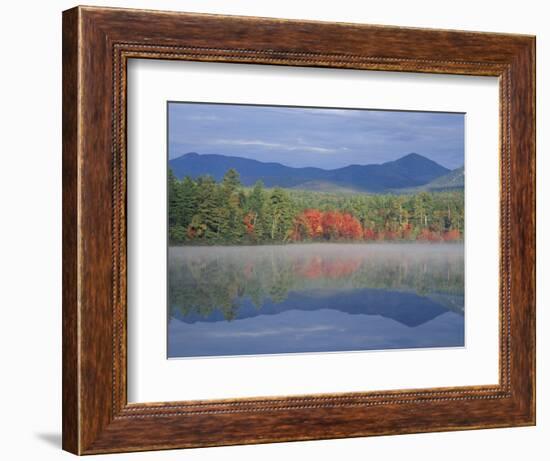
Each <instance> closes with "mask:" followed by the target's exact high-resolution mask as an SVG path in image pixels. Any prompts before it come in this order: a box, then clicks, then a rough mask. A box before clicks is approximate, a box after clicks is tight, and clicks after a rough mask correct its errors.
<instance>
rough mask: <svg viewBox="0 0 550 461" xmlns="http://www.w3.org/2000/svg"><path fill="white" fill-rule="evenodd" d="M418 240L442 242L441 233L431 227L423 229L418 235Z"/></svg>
mask: <svg viewBox="0 0 550 461" xmlns="http://www.w3.org/2000/svg"><path fill="white" fill-rule="evenodd" d="M416 240H421V241H425V242H440V241H441V234H440V233H439V232H436V231H432V230H430V229H422V230H421V231H420V233H419V234H418V235H417V237H416Z"/></svg>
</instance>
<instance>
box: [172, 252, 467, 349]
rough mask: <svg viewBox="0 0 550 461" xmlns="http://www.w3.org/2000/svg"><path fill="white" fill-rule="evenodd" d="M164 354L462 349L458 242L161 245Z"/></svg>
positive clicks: (461, 256) (461, 261)
mask: <svg viewBox="0 0 550 461" xmlns="http://www.w3.org/2000/svg"><path fill="white" fill-rule="evenodd" d="M168 273H169V284H168V299H169V306H168V307H169V323H168V356H169V357H172V358H175V357H198V356H227V355H255V354H281V353H302V352H338V351H362V350H374V349H376V350H383V349H396V348H424V347H459V346H463V345H464V246H463V244H461V243H451V244H418V243H414V244H411V243H388V244H383V243H375V244H348V243H340V244H336V243H335V244H330V243H320V244H292V245H273V246H268V245H265V246H233V247H231V246H218V247H215V246H210V247H192V246H186V247H170V248H169V252H168Z"/></svg>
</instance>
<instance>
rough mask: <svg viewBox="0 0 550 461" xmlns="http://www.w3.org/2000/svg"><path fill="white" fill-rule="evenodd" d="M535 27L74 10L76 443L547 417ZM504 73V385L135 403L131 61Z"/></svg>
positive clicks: (225, 441)
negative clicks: (543, 406)
mask: <svg viewBox="0 0 550 461" xmlns="http://www.w3.org/2000/svg"><path fill="white" fill-rule="evenodd" d="M534 49H535V40H534V37H529V36H518V35H506V34H486V33H474V32H457V31H444V30H423V29H407V28H397V27H385V26H368V25H356V24H333V23H320V22H306V21H286V20H277V19H265V18H246V17H222V16H214V15H198V14H184V13H169V12H155V11H137V10H119V9H108V8H91V7H78V8H75V9H72V10H69V11H66V12H64V15H63V81H64V83H63V85H64V88H63V405H64V407H63V447H64V449H66V450H68V451H71V452H73V453H78V454H90V453H106V452H120V451H139V450H150V449H167V448H181V447H197V446H212V445H232V444H240V443H265V442H275V441H286V440H310V439H323V438H334V437H357V436H370V435H379V434H402V433H410V432H430V431H441V430H462V429H475V428H486V427H505V426H521V425H531V424H534V422H535V406H534V405H535V285H534V284H535V189H534V185H535V132H534V127H535V124H534V118H535V108H534V93H535V82H534V75H535V72H534V67H535V61H534V56H535V54H534ZM134 58H144V59H174V60H193V61H219V62H233V63H251V64H257V65H266V64H269V65H291V66H313V67H338V68H350V69H365V70H385V71H400V72H402V71H409V72H430V73H450V74H461V75H492V76H498V77H499V79H500V102H501V111H500V114H501V115H500V128H501V130H500V132H501V140H500V159H501V261H500V262H501V280H500V282H501V283H500V319H501V321H500V354H499V366H500V382H499V384H498V385H496V386H475V387H473V386H472V387H460V388H459V387H457V388H447V389H418V390H413V391H410V390H408V391H392V392H387V391H380V392H366V393H349V394H332V395H310V396H292V397H265V398H251V399H236V400H231V399H226V400H216V401H192V402H161V403H151V404H128V402H127V398H126V313H127V305H126V216H125V210H126V145H125V143H126V63H127V61H128V59H134Z"/></svg>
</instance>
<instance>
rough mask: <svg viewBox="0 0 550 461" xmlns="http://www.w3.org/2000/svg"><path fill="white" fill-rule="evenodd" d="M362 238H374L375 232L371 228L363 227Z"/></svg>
mask: <svg viewBox="0 0 550 461" xmlns="http://www.w3.org/2000/svg"><path fill="white" fill-rule="evenodd" d="M363 238H364V239H365V240H375V239H376V232H375V231H374V230H372V229H369V228H365V230H364V232H363Z"/></svg>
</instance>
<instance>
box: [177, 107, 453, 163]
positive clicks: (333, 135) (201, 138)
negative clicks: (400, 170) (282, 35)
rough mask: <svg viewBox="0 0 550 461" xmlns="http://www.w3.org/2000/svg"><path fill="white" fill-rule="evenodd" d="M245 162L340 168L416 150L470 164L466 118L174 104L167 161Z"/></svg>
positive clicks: (438, 159)
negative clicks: (196, 157) (211, 157)
mask: <svg viewBox="0 0 550 461" xmlns="http://www.w3.org/2000/svg"><path fill="white" fill-rule="evenodd" d="M188 152H197V153H199V154H221V155H232V156H237V157H246V158H251V159H255V160H259V161H262V162H278V163H282V164H283V165H287V166H291V167H304V166H316V167H319V168H324V169H334V168H340V167H343V166H347V165H351V164H359V165H368V164H373V163H384V162H388V161H391V160H396V159H398V158H400V157H403V156H404V155H407V154H410V153H412V152H415V153H417V154H420V155H423V156H425V157H428V158H430V159H432V160H434V161H436V162H437V163H439V164H440V165H443V166H444V167H447V168H450V169H454V168H458V167H461V166H463V165H464V114H462V113H437V112H405V111H386V110H365V109H332V108H305V107H288V106H253V105H235V104H210V103H207V104H203V103H188V102H185V103H179V102H178V103H176V102H170V103H168V156H169V158H171V159H172V158H176V157H179V156H181V155H184V154H186V153H188Z"/></svg>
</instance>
